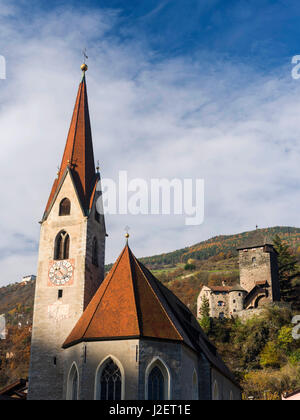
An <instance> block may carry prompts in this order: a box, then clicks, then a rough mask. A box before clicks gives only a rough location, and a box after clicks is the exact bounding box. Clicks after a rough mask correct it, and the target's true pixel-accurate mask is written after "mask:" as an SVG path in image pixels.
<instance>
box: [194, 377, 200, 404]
mask: <svg viewBox="0 0 300 420" xmlns="http://www.w3.org/2000/svg"><path fill="white" fill-rule="evenodd" d="M198 399H199V387H198V375H197V373H196V371H195V370H194V373H193V400H198Z"/></svg>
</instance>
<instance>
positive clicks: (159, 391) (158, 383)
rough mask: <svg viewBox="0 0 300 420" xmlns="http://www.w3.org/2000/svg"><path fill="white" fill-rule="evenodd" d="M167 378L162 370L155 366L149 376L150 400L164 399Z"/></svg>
mask: <svg viewBox="0 0 300 420" xmlns="http://www.w3.org/2000/svg"><path fill="white" fill-rule="evenodd" d="M164 382H165V380H164V375H163V374H162V371H161V370H160V368H159V367H158V366H155V367H154V368H153V369H152V371H151V372H150V375H149V377H148V400H152V401H157V400H164V399H165V395H164V388H165V383H164Z"/></svg>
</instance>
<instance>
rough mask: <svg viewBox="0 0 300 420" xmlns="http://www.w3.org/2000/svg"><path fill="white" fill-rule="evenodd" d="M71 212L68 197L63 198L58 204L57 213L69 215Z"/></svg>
mask: <svg viewBox="0 0 300 420" xmlns="http://www.w3.org/2000/svg"><path fill="white" fill-rule="evenodd" d="M70 214H71V201H70V200H69V199H68V198H64V199H63V200H62V201H61V202H60V205H59V215H60V216H69V215H70Z"/></svg>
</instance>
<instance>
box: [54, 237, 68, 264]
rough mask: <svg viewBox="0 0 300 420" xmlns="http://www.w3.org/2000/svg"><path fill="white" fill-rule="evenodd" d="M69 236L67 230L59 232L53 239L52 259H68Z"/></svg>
mask: <svg viewBox="0 0 300 420" xmlns="http://www.w3.org/2000/svg"><path fill="white" fill-rule="evenodd" d="M69 250H70V237H69V235H68V234H67V232H65V231H62V232H59V234H58V235H57V237H56V239H55V247H54V259H55V260H67V259H69Z"/></svg>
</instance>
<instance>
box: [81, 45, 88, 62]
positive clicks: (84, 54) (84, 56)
mask: <svg viewBox="0 0 300 420" xmlns="http://www.w3.org/2000/svg"><path fill="white" fill-rule="evenodd" d="M82 55H83V63H84V64H86V60H88V58H89V57H88V56H87V54H86V48H85V49H84V50H83V51H82Z"/></svg>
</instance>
